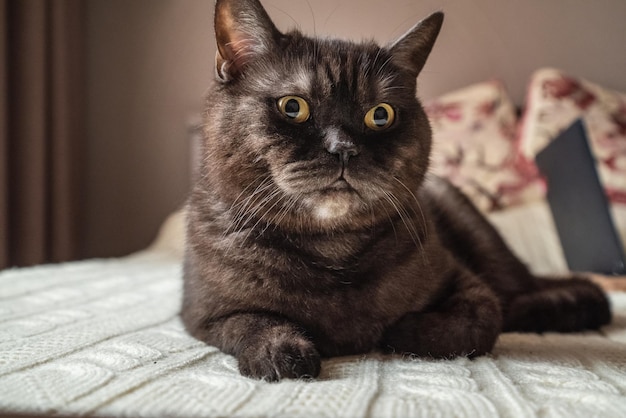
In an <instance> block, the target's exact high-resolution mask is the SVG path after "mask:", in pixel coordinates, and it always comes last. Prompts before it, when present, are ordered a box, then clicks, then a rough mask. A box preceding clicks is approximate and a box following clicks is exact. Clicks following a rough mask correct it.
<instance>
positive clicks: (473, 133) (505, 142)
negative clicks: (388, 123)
mask: <svg viewBox="0 0 626 418" xmlns="http://www.w3.org/2000/svg"><path fill="white" fill-rule="evenodd" d="M425 109H426V113H427V114H428V116H429V119H430V121H431V126H432V128H433V152H432V157H431V170H432V172H434V173H435V174H437V175H440V176H442V177H445V178H447V179H449V180H450V181H451V182H452V183H453V184H455V185H456V186H457V187H459V188H460V189H461V190H463V192H465V194H466V195H468V196H469V198H470V199H471V200H472V201H473V202H474V204H475V205H476V206H477V207H478V208H479V209H481V210H482V211H484V212H489V211H493V210H497V209H503V208H505V207H509V206H512V205H516V204H520V203H523V202H527V201H531V200H536V199H539V198H541V197H543V196H544V195H545V184H544V182H543V181H542V180H541V179H540V177H539V172H538V170H537V168H536V167H535V165H534V163H533V162H532V160H530V161H529V160H527V159H526V158H525V157H524V156H522V155H519V154H518V153H517V152H516V148H515V137H516V128H517V116H516V113H515V106H514V105H513V102H512V101H511V99H510V98H509V97H508V95H507V93H506V91H505V89H504V86H503V85H502V83H500V82H499V81H496V80H494V81H487V82H483V83H479V84H475V85H472V86H469V87H466V88H463V89H461V90H458V91H455V92H452V93H448V94H446V95H444V96H442V97H439V98H437V99H435V100H434V101H431V102H427V103H426V105H425Z"/></svg>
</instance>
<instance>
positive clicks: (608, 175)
mask: <svg viewBox="0 0 626 418" xmlns="http://www.w3.org/2000/svg"><path fill="white" fill-rule="evenodd" d="M581 117H582V118H583V119H584V122H585V125H586V127H587V131H588V134H589V142H590V144H589V145H590V148H591V150H592V153H593V154H594V157H595V159H596V165H597V167H598V175H599V177H600V180H601V182H602V184H603V186H604V189H605V191H606V194H607V197H608V198H609V200H610V201H611V203H613V204H616V203H617V204H621V205H626V94H624V93H619V92H615V91H610V90H607V89H605V88H603V87H600V86H598V85H596V84H593V83H590V82H588V81H586V80H583V79H579V78H575V77H572V76H569V75H567V74H565V73H563V72H561V71H559V70H555V69H549V68H547V69H542V70H538V71H537V72H535V73H534V74H533V76H532V78H531V81H530V85H529V88H528V95H527V99H526V112H525V115H524V118H523V121H522V124H521V129H520V137H519V145H520V152H521V154H523V155H524V157H525V158H526V159H534V157H535V155H536V154H537V153H539V151H541V150H542V149H543V148H544V147H545V146H546V145H548V144H549V143H550V141H552V140H553V139H554V138H555V137H556V136H557V135H558V134H559V133H560V132H561V131H563V130H565V129H566V128H568V127H569V126H570V125H571V124H572V123H573V122H574V121H575V120H576V119H578V118H581Z"/></svg>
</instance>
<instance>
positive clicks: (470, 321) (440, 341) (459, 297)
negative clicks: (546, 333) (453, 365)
mask: <svg viewBox="0 0 626 418" xmlns="http://www.w3.org/2000/svg"><path fill="white" fill-rule="evenodd" d="M447 291H448V293H446V295H445V296H444V297H443V299H442V300H440V301H439V302H438V303H437V304H436V305H434V306H433V307H432V309H431V310H429V311H427V312H411V313H408V314H406V315H404V316H403V317H402V318H400V320H398V321H397V322H396V323H395V324H393V325H392V326H390V327H389V328H388V329H386V330H385V333H384V335H383V338H382V341H381V348H382V349H383V350H386V351H391V352H396V353H410V354H415V355H418V356H423V357H434V358H450V357H455V356H469V357H475V356H480V355H483V354H486V353H488V352H490V351H491V349H492V348H493V346H494V344H495V342H496V339H497V338H498V335H499V334H500V332H501V329H502V315H501V311H500V303H499V300H498V298H497V297H496V295H495V294H494V293H493V292H492V291H491V289H489V287H487V286H486V285H485V284H484V283H483V282H481V281H480V280H479V279H478V278H476V277H475V276H474V275H473V274H471V273H470V272H469V271H467V270H464V269H461V270H460V271H459V272H458V274H457V275H456V276H455V277H454V278H453V279H452V283H449V287H448V288H447Z"/></svg>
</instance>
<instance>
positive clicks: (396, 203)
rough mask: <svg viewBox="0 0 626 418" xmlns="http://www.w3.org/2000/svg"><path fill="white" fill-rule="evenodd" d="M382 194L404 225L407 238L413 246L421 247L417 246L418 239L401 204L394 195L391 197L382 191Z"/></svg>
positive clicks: (388, 193)
mask: <svg viewBox="0 0 626 418" xmlns="http://www.w3.org/2000/svg"><path fill="white" fill-rule="evenodd" d="M383 193H384V196H385V197H386V199H387V201H388V202H389V203H390V204H391V206H392V207H393V208H394V210H395V211H396V213H397V214H398V216H399V217H400V220H401V221H402V223H403V224H404V227H405V228H406V230H407V232H408V233H409V236H410V237H411V240H412V241H413V242H414V243H415V246H418V245H420V246H421V243H419V244H418V241H419V237H418V236H417V234H416V231H415V229H414V228H411V226H412V223H411V222H410V220H409V219H408V213H407V212H406V210H405V209H404V208H403V207H402V204H401V203H400V202H399V201H398V198H397V197H396V196H395V195H393V194H392V193H390V192H388V191H385V190H383Z"/></svg>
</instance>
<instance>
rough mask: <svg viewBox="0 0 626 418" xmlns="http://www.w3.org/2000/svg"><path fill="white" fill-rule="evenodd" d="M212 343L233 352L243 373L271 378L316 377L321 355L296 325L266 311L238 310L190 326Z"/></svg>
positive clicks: (195, 333)
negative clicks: (234, 312) (239, 311)
mask: <svg viewBox="0 0 626 418" xmlns="http://www.w3.org/2000/svg"><path fill="white" fill-rule="evenodd" d="M190 332H191V334H192V335H193V336H194V337H196V338H197V339H199V340H201V341H204V342H206V343H207V344H209V345H213V346H216V347H218V348H220V349H221V350H222V351H223V352H225V353H227V354H231V355H233V356H234V357H235V358H236V359H237V360H238V362H239V371H240V372H241V374H242V375H244V376H248V377H253V378H257V379H264V380H268V381H277V380H280V379H282V378H307V377H309V378H313V377H317V376H318V375H319V373H320V367H321V366H320V355H319V353H318V351H317V350H316V348H315V346H314V345H313V342H312V341H311V340H310V339H308V338H307V337H306V336H305V334H304V332H303V331H302V330H301V329H300V328H299V327H298V326H296V325H295V324H293V323H291V322H289V321H288V320H286V319H283V318H280V317H277V316H273V315H271V314H265V313H236V314H233V315H230V316H227V317H223V318H220V319H218V320H214V321H210V322H208V323H206V324H201V325H200V326H197V327H195V328H194V329H190Z"/></svg>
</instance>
